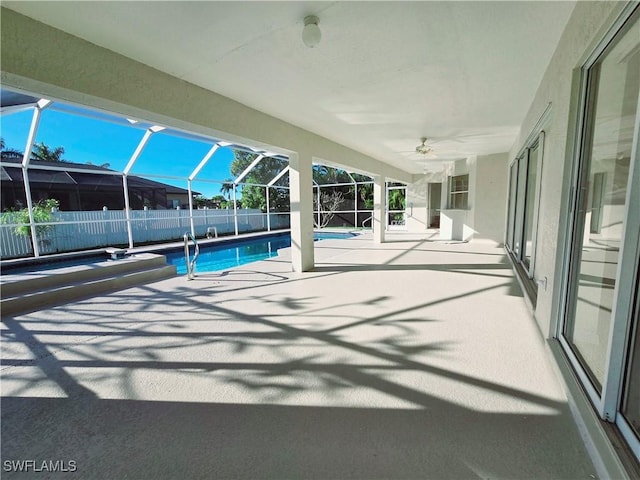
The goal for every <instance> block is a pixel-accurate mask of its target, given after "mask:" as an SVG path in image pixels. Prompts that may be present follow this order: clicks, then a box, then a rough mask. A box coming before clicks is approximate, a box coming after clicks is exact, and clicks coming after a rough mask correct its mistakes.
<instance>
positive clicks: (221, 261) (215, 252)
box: [165, 232, 356, 275]
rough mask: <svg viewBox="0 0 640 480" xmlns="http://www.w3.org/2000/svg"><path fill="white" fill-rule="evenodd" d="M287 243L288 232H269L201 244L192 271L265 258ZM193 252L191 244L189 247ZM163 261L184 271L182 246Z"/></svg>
mask: <svg viewBox="0 0 640 480" xmlns="http://www.w3.org/2000/svg"><path fill="white" fill-rule="evenodd" d="M354 236H356V234H355V233H350V232H316V233H315V234H314V240H316V241H318V240H324V239H331V238H334V239H339V238H351V237H354ZM290 246H291V235H289V234H288V233H285V234H281V235H270V236H268V237H260V238H254V239H245V240H235V241H233V242H232V243H227V242H225V243H224V244H221V245H216V244H213V245H201V246H200V256H199V257H198V261H197V264H196V273H198V272H200V273H203V272H219V271H221V270H226V269H227V268H232V267H237V266H240V265H246V264H247V263H253V262H258V261H260V260H266V259H267V258H271V257H275V256H277V255H278V250H279V249H281V248H286V247H290ZM191 253H192V254H193V248H191ZM165 256H166V257H167V263H168V264H170V265H175V266H176V269H177V271H178V274H179V275H184V274H186V273H187V266H186V263H185V259H184V250H180V251H175V252H169V253H166V254H165Z"/></svg>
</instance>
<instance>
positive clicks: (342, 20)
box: [3, 1, 575, 173]
mask: <svg viewBox="0 0 640 480" xmlns="http://www.w3.org/2000/svg"><path fill="white" fill-rule="evenodd" d="M574 5H575V2H406V3H405V2H371V3H370V2H12V1H7V2H3V6H6V7H8V8H10V9H12V10H15V11H17V12H19V13H22V14H24V15H27V16H29V17H32V18H34V19H36V20H38V21H41V22H43V23H46V24H49V25H51V26H53V27H56V28H58V29H61V30H63V31H66V32H68V33H70V34H73V35H75V36H78V37H80V38H83V39H85V40H88V41H90V42H92V43H94V44H97V45H100V46H102V47H105V48H108V49H110V50H113V51H115V52H118V53H120V54H122V55H125V56H127V57H130V58H132V59H134V60H137V61H139V62H141V63H144V64H146V65H149V66H151V67H154V68H156V69H158V70H161V71H164V72H166V73H169V74H171V75H174V76H176V77H178V78H180V79H183V80H186V81H188V82H191V83H193V84H196V85H199V86H201V87H204V88H206V89H209V90H212V91H215V92H217V93H220V94H222V95H225V96H227V97H229V98H232V99H234V100H237V101H239V102H241V103H243V104H245V105H248V106H250V107H252V108H255V109H257V110H260V111H263V112H265V113H268V114H270V115H272V116H275V117H277V118H280V119H282V120H285V121H288V122H290V123H293V124H296V125H299V126H301V127H303V128H305V129H307V130H310V131H312V132H314V133H317V134H320V135H322V136H324V137H326V138H329V139H331V140H333V141H336V142H338V143H341V144H343V145H346V146H348V147H350V148H353V149H354V150H357V151H360V152H362V153H365V154H367V155H369V156H371V157H373V158H376V159H378V160H381V161H383V162H386V163H388V164H391V165H393V166H395V167H398V168H401V169H403V170H406V171H410V172H413V173H420V172H422V171H423V169H424V168H425V161H426V162H435V163H438V162H439V161H442V160H448V159H455V158H462V157H465V156H467V155H474V154H479V155H482V154H490V153H497V152H505V151H508V150H509V149H510V148H511V147H512V145H513V142H514V140H515V138H516V135H517V133H518V128H519V125H520V124H521V122H522V120H523V118H524V116H525V114H526V111H527V108H528V106H529V105H530V103H531V101H532V99H533V95H534V94H535V91H536V89H537V87H538V84H539V82H540V80H541V78H542V75H543V73H544V70H545V69H546V67H547V65H548V63H549V60H550V58H551V56H552V54H553V52H554V49H555V46H556V44H557V42H558V40H559V37H560V35H561V33H562V31H563V29H564V27H565V25H566V23H567V21H568V18H569V16H570V14H571V11H572V10H573V7H574ZM309 14H314V15H317V16H318V17H319V19H320V23H319V26H320V29H321V31H322V41H321V42H320V44H319V45H318V46H317V47H316V48H307V47H306V46H305V45H304V44H303V42H302V39H301V32H302V28H303V19H304V17H305V16H306V15H309ZM423 136H426V137H428V138H429V139H432V140H430V141H428V142H427V144H428V145H430V146H431V147H432V148H433V151H432V153H431V154H430V155H429V156H428V157H427V158H426V159H425V157H424V156H422V155H419V154H417V153H415V147H416V146H417V145H418V144H419V143H420V138H421V137H423Z"/></svg>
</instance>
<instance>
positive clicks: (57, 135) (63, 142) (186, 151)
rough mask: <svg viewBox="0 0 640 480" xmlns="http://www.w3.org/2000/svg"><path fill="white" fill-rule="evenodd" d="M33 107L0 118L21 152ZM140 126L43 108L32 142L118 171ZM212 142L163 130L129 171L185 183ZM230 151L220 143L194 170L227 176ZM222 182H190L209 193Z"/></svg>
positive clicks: (1, 129)
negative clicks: (200, 167) (107, 165)
mask: <svg viewBox="0 0 640 480" xmlns="http://www.w3.org/2000/svg"><path fill="white" fill-rule="evenodd" d="M32 117H33V110H26V111H22V112H16V113H11V114H4V115H2V117H1V119H0V135H1V136H2V138H3V139H4V141H5V146H6V148H14V149H16V150H19V151H24V150H25V146H26V142H27V136H28V133H29V128H30V125H31V120H32ZM144 132H145V130H144V129H143V128H139V127H134V126H130V125H128V124H120V123H112V122H108V121H104V120H99V119H94V118H89V117H86V116H79V115H73V114H71V113H67V112H61V111H56V110H54V109H50V108H48V109H45V110H43V112H42V116H41V120H40V125H39V127H38V133H37V136H36V140H35V142H36V143H40V142H44V143H45V144H46V145H47V146H49V147H51V148H56V147H64V155H63V159H64V160H67V161H69V162H74V163H89V162H91V163H93V164H94V165H102V164H105V163H108V164H109V167H108V168H111V169H113V170H118V171H122V170H123V169H124V167H125V166H126V165H127V163H128V162H129V159H130V158H131V156H132V155H133V153H134V151H135V150H136V147H137V146H138V144H139V142H140V140H141V139H142V137H143V135H144ZM212 146H213V143H205V142H201V141H197V140H194V139H191V138H181V137H178V136H175V135H171V134H167V133H166V132H163V131H161V132H157V133H154V134H153V135H152V136H151V139H150V140H149V142H148V143H147V145H146V147H145V148H144V150H143V151H142V154H141V155H140V157H139V158H138V160H137V162H136V163H135V165H134V167H133V169H132V170H131V173H132V174H134V175H139V174H144V175H141V176H144V177H147V178H151V179H152V180H156V181H158V182H162V183H168V184H171V185H176V186H178V187H181V188H185V189H186V188H187V182H186V177H188V176H189V175H190V174H191V172H192V171H193V169H194V168H195V167H196V166H197V165H198V164H199V163H200V161H201V160H202V158H203V157H204V156H205V155H206V154H207V152H208V151H209V150H210V149H211V147H212ZM232 160H233V151H232V150H231V149H229V148H224V147H222V148H219V149H218V150H217V151H216V153H215V154H214V156H213V157H212V158H211V159H210V160H209V162H208V163H207V165H206V166H205V168H204V169H203V170H202V171H201V172H200V174H199V175H198V177H197V178H198V179H207V180H227V179H229V178H231V173H230V171H229V166H230V164H231V161H232ZM152 175H168V176H180V177H184V178H185V180H175V179H166V178H157V177H156V178H154V177H153V176H152ZM220 187H221V185H220V184H214V183H209V182H198V181H197V180H195V181H194V182H193V189H194V190H195V191H197V192H200V193H202V194H203V195H204V196H206V197H208V198H210V197H211V196H213V195H219V194H220Z"/></svg>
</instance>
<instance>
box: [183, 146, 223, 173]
mask: <svg viewBox="0 0 640 480" xmlns="http://www.w3.org/2000/svg"><path fill="white" fill-rule="evenodd" d="M218 148H220V145H219V144H217V143H216V144H215V145H214V146H213V147H211V150H209V152H208V153H207V154H206V155H205V156H204V158H203V159H202V160H201V161H200V163H199V164H198V166H197V167H196V168H195V169H194V170H193V172H191V175H189V180H190V181H191V180H194V179H195V178H196V177H197V176H198V174H199V173H200V171H201V170H202V169H203V168H204V166H205V165H206V164H207V162H208V161H209V159H210V158H211V157H212V156H213V154H214V153H216V150H218Z"/></svg>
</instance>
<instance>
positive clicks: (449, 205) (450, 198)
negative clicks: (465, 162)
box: [447, 173, 469, 210]
mask: <svg viewBox="0 0 640 480" xmlns="http://www.w3.org/2000/svg"><path fill="white" fill-rule="evenodd" d="M462 177H466V184H467V188H466V190H455V191H454V190H453V187H454V182H455V180H456V179H460V178H462ZM456 195H460V196H462V195H464V197H463V198H464V199H465V200H464V202H463V203H464V206H463V207H456V206H455V202H454V198H455V197H454V196H456ZM447 208H448V209H449V210H469V174H468V173H462V174H460V175H451V176H450V177H449V185H448V196H447Z"/></svg>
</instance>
